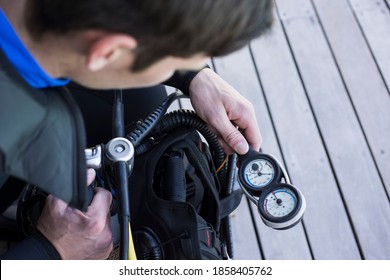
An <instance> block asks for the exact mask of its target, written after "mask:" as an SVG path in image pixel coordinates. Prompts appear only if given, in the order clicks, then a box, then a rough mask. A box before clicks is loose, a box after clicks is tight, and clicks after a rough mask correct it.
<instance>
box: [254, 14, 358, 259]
mask: <svg viewBox="0 0 390 280" xmlns="http://www.w3.org/2000/svg"><path fill="white" fill-rule="evenodd" d="M286 16H287V15H286ZM303 17H306V13H304V14H303ZM251 47H252V51H253V56H254V60H255V62H256V65H257V68H258V71H259V73H260V79H261V83H262V85H263V87H264V91H265V95H266V97H267V101H268V105H269V108H270V110H271V114H272V118H273V121H274V124H275V127H276V131H277V134H278V138H279V141H280V143H281V147H282V150H283V154H284V158H285V160H286V164H287V166H286V167H287V169H288V171H289V174H290V177H291V179H292V181H293V183H294V184H295V185H296V186H297V187H299V188H300V189H301V190H302V192H303V194H304V195H305V197H306V200H307V210H306V214H305V217H304V224H305V228H306V232H307V235H308V238H309V240H310V245H311V249H312V252H313V255H314V258H315V259H359V258H360V255H359V251H358V248H357V244H356V241H355V239H354V236H353V233H352V230H351V227H350V225H349V221H348V217H347V214H346V211H345V209H344V206H343V202H342V200H341V198H340V195H339V191H338V188H337V183H336V181H335V178H334V175H333V172H332V169H331V166H330V164H329V160H328V158H327V155H326V151H325V149H324V147H323V143H322V140H321V136H320V133H319V131H318V128H317V126H316V123H315V120H314V117H313V113H312V111H311V108H310V104H309V102H308V100H307V97H306V94H305V91H304V88H303V85H302V82H301V80H300V77H299V75H298V71H297V69H296V66H295V63H294V60H293V57H292V55H291V52H290V49H289V46H288V43H287V40H286V38H285V35H284V33H283V30H282V27H281V24H280V22H279V21H278V19H277V18H276V20H275V22H274V26H273V29H272V32H270V33H269V34H268V35H267V36H265V37H262V38H259V39H257V40H254V41H253V42H252V43H251ZM289 246H291V250H296V248H295V246H296V244H289Z"/></svg>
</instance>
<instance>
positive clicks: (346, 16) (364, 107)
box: [314, 0, 390, 194]
mask: <svg viewBox="0 0 390 280" xmlns="http://www.w3.org/2000/svg"><path fill="white" fill-rule="evenodd" d="M314 3H315V6H316V10H317V12H318V14H319V16H320V19H321V22H322V25H323V27H324V30H325V32H326V34H327V38H328V40H329V43H330V45H331V47H332V50H333V53H334V55H335V57H336V60H337V64H338V67H339V69H340V71H341V74H342V76H343V79H344V82H345V85H346V87H347V89H348V92H349V94H350V96H351V99H352V101H353V104H354V106H355V108H356V111H357V114H358V116H359V119H360V122H361V124H362V126H363V129H364V131H365V135H366V137H367V140H368V142H369V144H370V148H371V151H372V153H373V155H374V158H375V161H376V164H377V166H378V168H379V170H380V173H381V177H382V179H383V181H384V184H385V187H386V189H387V193H388V194H389V193H390V172H389V170H390V141H388V139H387V138H386V137H383V135H390V98H389V92H388V90H387V88H386V85H385V83H384V81H383V79H382V77H381V73H380V72H379V69H378V67H377V65H376V63H375V61H374V59H373V57H372V54H371V52H370V50H369V47H368V45H367V42H366V41H365V39H364V37H363V34H362V32H361V30H360V28H359V25H358V23H357V22H356V21H355V18H354V16H353V13H352V11H351V10H350V6H349V5H348V3H347V1H344V0H342V1H329V0H314ZM388 37H390V30H389V36H388ZM387 53H388V54H389V55H390V47H389V49H388V50H387ZM389 59H390V57H389ZM387 64H389V63H388V62H387Z"/></svg>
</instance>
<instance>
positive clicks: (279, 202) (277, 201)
mask: <svg viewBox="0 0 390 280" xmlns="http://www.w3.org/2000/svg"><path fill="white" fill-rule="evenodd" d="M272 194H273V195H274V197H275V198H276V203H277V204H278V205H279V206H280V205H281V204H282V202H283V201H282V200H281V199H280V198H278V197H277V196H276V194H275V193H274V192H272Z"/></svg>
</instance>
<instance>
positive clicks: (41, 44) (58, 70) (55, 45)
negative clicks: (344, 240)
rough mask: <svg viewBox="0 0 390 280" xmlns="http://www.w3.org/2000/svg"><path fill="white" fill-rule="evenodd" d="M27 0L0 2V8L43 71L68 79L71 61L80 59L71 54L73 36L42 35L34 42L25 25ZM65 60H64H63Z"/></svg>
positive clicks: (3, 0)
mask: <svg viewBox="0 0 390 280" xmlns="http://www.w3.org/2000/svg"><path fill="white" fill-rule="evenodd" d="M27 1H28V0H17V1H16V0H12V1H9V0H0V7H1V8H2V10H3V12H4V13H5V15H6V16H7V18H8V20H9V21H10V23H11V24H12V26H13V28H14V30H15V32H16V33H17V34H18V36H19V38H20V39H21V41H22V42H23V44H24V45H25V46H26V48H27V49H28V50H29V52H30V53H31V54H32V56H33V57H34V58H35V60H36V61H37V62H38V64H39V65H40V66H41V67H42V68H43V70H44V71H45V72H46V73H47V74H49V75H50V76H52V77H54V78H60V77H70V76H71V72H72V71H71V69H70V68H69V66H70V65H74V64H72V63H71V61H78V62H80V57H79V56H78V57H76V55H75V54H77V53H79V52H74V51H73V52H72V51H71V50H72V48H74V46H72V42H73V41H74V40H73V39H74V38H73V37H74V36H71V35H69V36H56V35H52V34H43V35H42V36H41V37H40V38H39V40H35V39H34V38H33V37H32V36H31V34H30V33H29V31H28V29H27V28H26V23H25V12H26V4H27ZM65 58H66V59H65Z"/></svg>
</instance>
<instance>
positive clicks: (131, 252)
mask: <svg viewBox="0 0 390 280" xmlns="http://www.w3.org/2000/svg"><path fill="white" fill-rule="evenodd" d="M129 260H137V255H136V254H135V248H134V242H133V235H132V234H131V226H130V222H129Z"/></svg>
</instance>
